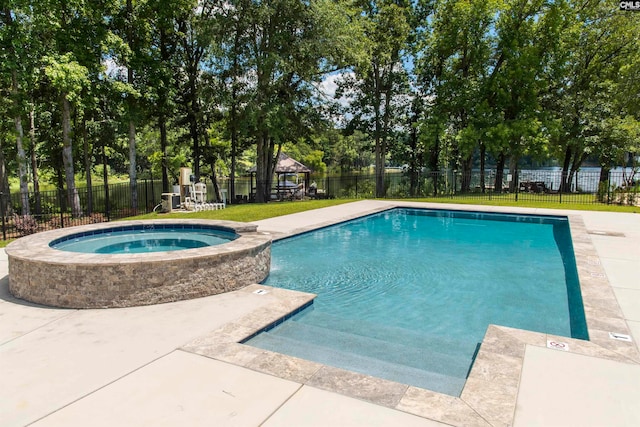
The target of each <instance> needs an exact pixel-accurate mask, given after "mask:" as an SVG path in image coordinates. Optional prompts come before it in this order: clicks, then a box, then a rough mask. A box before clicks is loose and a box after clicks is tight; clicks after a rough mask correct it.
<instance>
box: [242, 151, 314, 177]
mask: <svg viewBox="0 0 640 427" xmlns="http://www.w3.org/2000/svg"><path fill="white" fill-rule="evenodd" d="M255 171H256V167H255V166H253V167H252V168H251V169H249V172H251V173H253V172H255ZM273 172H274V173H310V172H311V169H309V168H308V167H306V166H305V165H303V164H302V163H300V162H299V161H297V160H294V159H292V158H291V157H289V156H287V155H286V154H284V153H280V154H278V162H277V163H276V169H275V170H274V171H273Z"/></svg>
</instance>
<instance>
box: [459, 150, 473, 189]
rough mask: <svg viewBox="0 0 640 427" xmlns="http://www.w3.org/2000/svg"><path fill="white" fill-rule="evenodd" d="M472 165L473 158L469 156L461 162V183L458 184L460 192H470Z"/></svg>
mask: <svg viewBox="0 0 640 427" xmlns="http://www.w3.org/2000/svg"><path fill="white" fill-rule="evenodd" d="M472 164H473V156H472V155H469V156H468V157H467V158H465V159H463V160H462V165H461V166H462V182H461V183H460V192H462V193H468V192H469V191H470V190H471V166H472Z"/></svg>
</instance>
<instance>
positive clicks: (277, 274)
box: [247, 209, 588, 396]
mask: <svg viewBox="0 0 640 427" xmlns="http://www.w3.org/2000/svg"><path fill="white" fill-rule="evenodd" d="M266 284H268V285H271V286H278V287H285V288H290V289H295V290H301V291H306V292H312V293H316V294H318V298H317V299H316V301H315V303H314V304H313V306H312V308H310V309H307V310H305V311H303V312H302V313H300V314H299V315H297V316H295V317H294V318H292V319H290V320H289V321H287V322H285V323H283V324H282V325H279V326H278V327H276V328H274V329H272V330H270V331H269V332H267V333H263V334H260V335H258V336H256V337H255V338H253V339H252V340H250V341H248V342H247V344H250V345H254V346H257V347H261V348H265V349H269V350H274V351H278V352H281V353H286V354H290V355H293V356H298V357H302V358H306V359H310V360H314V361H317V362H320V363H324V364H328V365H333V366H337V367H341V368H345V369H348V370H352V371H356V372H361V373H365V374H370V375H374V376H378V377H382V378H387V379H391V380H394V381H398V382H402V383H406V384H411V385H416V386H419V387H423V388H427V389H431V390H434V391H439V392H443V393H447V394H451V395H454V396H457V395H459V393H460V390H461V389H462V387H463V385H464V381H465V378H466V375H467V373H468V371H469V369H470V366H471V363H472V360H473V357H474V354H475V352H476V351H477V348H478V345H479V344H478V343H479V342H480V341H481V340H482V337H483V336H484V333H485V331H486V328H487V326H488V325H489V324H498V325H503V326H510V327H515V328H520V329H527V330H532V331H539V332H545V333H551V334H555V335H562V336H568V337H573V338H581V339H588V335H587V328H586V322H585V320H584V311H583V309H582V299H581V296H580V288H579V283H578V279H577V271H576V267H575V260H574V255H573V248H572V244H571V236H570V230H569V224H568V221H567V219H566V218H562V217H543V216H523V215H503V214H487V213H469V212H449V211H437V210H419V209H394V210H391V211H386V212H384V213H382V214H377V215H373V216H370V217H366V218H363V219H359V220H355V221H351V222H348V223H344V224H340V225H337V226H333V227H329V228H325V229H322V230H318V231H315V232H311V233H307V234H304V235H300V236H297V237H294V238H290V239H286V240H282V241H279V242H276V243H275V244H274V246H273V253H272V267H271V274H270V276H269V278H268V280H267V281H266Z"/></svg>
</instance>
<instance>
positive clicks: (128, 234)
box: [49, 224, 237, 254]
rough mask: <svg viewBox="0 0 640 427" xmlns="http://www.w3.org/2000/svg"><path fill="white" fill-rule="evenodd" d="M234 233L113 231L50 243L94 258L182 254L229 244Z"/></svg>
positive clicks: (177, 228)
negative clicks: (165, 253)
mask: <svg viewBox="0 0 640 427" xmlns="http://www.w3.org/2000/svg"><path fill="white" fill-rule="evenodd" d="M236 237H237V235H236V234H235V233H232V232H229V231H225V230H220V229H217V228H215V227H205V226H197V227H194V226H190V225H180V224H177V225H168V224H167V225H165V224H161V225H153V226H126V227H114V228H109V229H105V230H97V231H91V232H86V233H80V234H73V235H70V236H65V237H63V238H60V239H57V240H54V241H53V242H51V243H50V245H49V246H51V247H52V248H54V249H60V250H63V251H70V252H81V253H95V254H139V253H149V252H165V251H179V250H184V249H194V248H203V247H206V246H215V245H220V244H223V243H227V242H229V241H231V240H234V239H235V238H236Z"/></svg>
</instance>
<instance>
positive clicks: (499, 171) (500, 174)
mask: <svg viewBox="0 0 640 427" xmlns="http://www.w3.org/2000/svg"><path fill="white" fill-rule="evenodd" d="M504 163H505V157H504V153H500V155H499V156H498V162H497V163H496V180H495V182H494V184H493V191H495V192H496V193H502V180H503V179H504Z"/></svg>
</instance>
